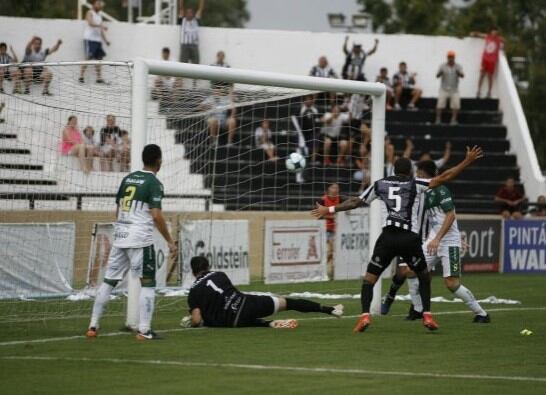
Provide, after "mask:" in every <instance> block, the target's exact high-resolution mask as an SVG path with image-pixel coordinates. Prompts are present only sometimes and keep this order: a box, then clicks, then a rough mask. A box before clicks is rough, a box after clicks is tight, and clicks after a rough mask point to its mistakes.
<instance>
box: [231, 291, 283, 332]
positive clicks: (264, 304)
mask: <svg viewBox="0 0 546 395" xmlns="http://www.w3.org/2000/svg"><path fill="white" fill-rule="evenodd" d="M273 313H275V303H274V302H273V298H272V297H271V296H262V295H245V301H244V305H243V307H242V310H241V312H240V314H239V317H238V320H237V322H236V323H235V326H252V325H253V324H255V323H256V322H257V321H260V318H263V317H269V316H270V315H272V314H273Z"/></svg>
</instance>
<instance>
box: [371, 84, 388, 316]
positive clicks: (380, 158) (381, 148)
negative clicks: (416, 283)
mask: <svg viewBox="0 0 546 395" xmlns="http://www.w3.org/2000/svg"><path fill="white" fill-rule="evenodd" d="M385 96H386V95H385V93H383V94H382V95H380V96H374V97H373V99H372V100H373V101H372V158H371V159H372V160H371V182H372V183H373V182H375V181H377V180H379V179H381V178H383V172H384V170H383V169H384V166H385V163H384V161H385ZM380 233H381V207H380V202H379V201H378V200H376V201H374V202H373V203H372V205H371V207H370V235H369V239H368V251H369V258H370V259H371V257H372V252H373V247H374V245H375V242H376V240H377V238H378V237H379V234H380ZM368 262H369V260H368ZM380 312H381V278H379V280H378V281H377V283H376V284H375V287H374V289H373V300H372V305H371V313H372V314H379V313H380Z"/></svg>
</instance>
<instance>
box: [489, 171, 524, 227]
mask: <svg viewBox="0 0 546 395" xmlns="http://www.w3.org/2000/svg"><path fill="white" fill-rule="evenodd" d="M525 200H526V199H525V196H524V195H523V193H522V192H521V191H520V190H519V189H518V188H516V182H515V180H514V177H508V178H507V179H506V182H505V184H504V186H502V187H501V188H500V189H499V190H498V191H497V193H496V195H495V202H497V203H498V204H499V207H500V213H501V215H502V217H503V218H504V219H510V218H511V219H521V218H522V217H523V214H522V203H523V202H524V201H525Z"/></svg>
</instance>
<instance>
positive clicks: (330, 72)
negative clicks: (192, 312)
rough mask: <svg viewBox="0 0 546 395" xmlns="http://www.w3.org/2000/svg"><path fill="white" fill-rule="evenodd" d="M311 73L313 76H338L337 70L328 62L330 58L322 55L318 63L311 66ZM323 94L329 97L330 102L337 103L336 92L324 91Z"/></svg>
mask: <svg viewBox="0 0 546 395" xmlns="http://www.w3.org/2000/svg"><path fill="white" fill-rule="evenodd" d="M309 75H310V76H311V77H320V78H338V76H337V74H336V72H335V71H334V69H333V68H331V67H330V65H329V64H328V59H327V58H326V56H321V57H320V58H319V59H318V63H317V64H316V65H314V66H313V67H311V71H309ZM321 95H324V97H329V99H330V103H331V104H335V102H336V93H335V92H330V93H328V94H327V93H323V94H321Z"/></svg>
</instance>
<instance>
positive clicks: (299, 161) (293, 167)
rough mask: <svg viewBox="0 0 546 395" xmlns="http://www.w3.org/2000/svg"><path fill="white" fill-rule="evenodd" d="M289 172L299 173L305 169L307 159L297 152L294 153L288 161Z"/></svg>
mask: <svg viewBox="0 0 546 395" xmlns="http://www.w3.org/2000/svg"><path fill="white" fill-rule="evenodd" d="M286 168H287V169H288V171H293V172H298V171H301V170H303V169H304V168H305V158H304V157H303V155H301V154H298V153H297V152H292V153H291V154H290V155H289V156H288V158H287V159H286Z"/></svg>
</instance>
